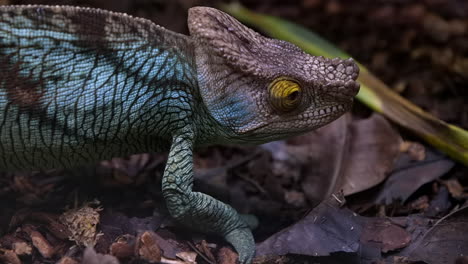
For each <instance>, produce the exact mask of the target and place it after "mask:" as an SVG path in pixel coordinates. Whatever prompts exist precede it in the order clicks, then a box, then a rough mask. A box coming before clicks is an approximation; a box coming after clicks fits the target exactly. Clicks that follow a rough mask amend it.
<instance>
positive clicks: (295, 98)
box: [268, 78, 302, 113]
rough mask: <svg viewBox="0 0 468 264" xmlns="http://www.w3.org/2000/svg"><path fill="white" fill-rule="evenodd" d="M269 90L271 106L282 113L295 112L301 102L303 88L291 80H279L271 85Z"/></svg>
mask: <svg viewBox="0 0 468 264" xmlns="http://www.w3.org/2000/svg"><path fill="white" fill-rule="evenodd" d="M268 90H269V93H270V103H271V105H272V106H273V108H274V109H275V110H277V111H279V112H281V113H288V112H291V111H293V110H295V109H296V108H297V107H298V106H299V104H300V102H301V95H302V89H301V86H300V85H299V83H298V82H296V81H293V80H291V79H285V78H277V79H276V80H274V81H273V82H272V83H271V84H270V86H269V87H268Z"/></svg>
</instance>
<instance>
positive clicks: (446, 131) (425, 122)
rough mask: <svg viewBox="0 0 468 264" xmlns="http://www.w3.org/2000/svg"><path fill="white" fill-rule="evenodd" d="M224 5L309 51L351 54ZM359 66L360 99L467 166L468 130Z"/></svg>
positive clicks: (294, 26) (283, 23) (267, 18)
mask: <svg viewBox="0 0 468 264" xmlns="http://www.w3.org/2000/svg"><path fill="white" fill-rule="evenodd" d="M222 9H223V10H225V11H226V12H228V13H230V14H231V15H233V16H235V17H236V18H237V19H239V20H240V21H242V22H244V23H247V24H251V25H253V26H255V27H257V28H258V29H260V30H262V31H263V32H265V33H266V34H268V35H270V36H271V37H274V38H278V39H283V40H286V41H289V42H291V43H294V44H296V45H297V46H299V47H300V48H302V49H303V50H304V51H305V52H307V53H309V54H312V55H316V56H325V57H330V58H334V57H341V58H348V57H350V56H349V55H348V54H346V53H345V52H343V51H341V50H339V49H338V48H337V47H335V46H334V45H332V44H331V43H330V42H328V41H326V40H324V39H322V38H321V37H319V36H318V35H317V34H315V33H313V32H311V31H309V30H308V29H306V28H304V27H302V26H300V25H297V24H294V23H291V22H289V21H286V20H283V19H280V18H277V17H273V16H268V15H263V14H259V13H255V12H252V11H250V10H248V9H246V8H244V7H242V6H241V5H240V4H237V3H233V4H227V5H223V6H222ZM359 67H360V70H361V72H360V75H359V79H358V80H359V82H360V83H361V89H360V91H359V94H358V95H357V99H358V100H359V101H361V102H362V103H363V104H365V105H367V106H368V107H369V108H371V109H373V110H374V111H376V112H379V113H381V114H383V115H384V116H386V117H387V118H388V119H390V120H392V121H393V122H395V123H397V124H398V125H400V126H401V127H404V128H406V129H408V130H410V131H411V132H413V133H414V134H416V135H417V136H419V137H420V138H422V139H423V140H424V141H426V142H427V143H429V144H431V145H433V146H434V147H436V148H437V149H439V150H441V151H442V152H444V153H446V154H447V155H449V156H450V157H452V158H453V159H455V160H457V161H459V162H461V163H463V164H465V165H467V166H468V131H466V130H463V129H461V128H459V127H457V126H454V125H451V124H448V123H446V122H444V121H442V120H440V119H437V118H436V117H434V116H432V115H431V114H429V113H427V112H425V111H424V110H422V109H421V108H419V107H418V106H416V105H415V104H413V103H411V102H410V101H408V100H406V99H405V98H403V97H401V96H400V95H398V94H397V93H395V92H393V91H392V90H391V89H390V88H389V87H388V86H387V85H386V84H385V83H384V82H382V81H381V80H380V79H378V78H377V77H375V76H374V75H373V74H372V73H370V72H369V70H367V69H366V68H365V67H364V66H362V65H361V64H359Z"/></svg>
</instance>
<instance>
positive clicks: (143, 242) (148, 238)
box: [136, 231, 162, 263]
mask: <svg viewBox="0 0 468 264" xmlns="http://www.w3.org/2000/svg"><path fill="white" fill-rule="evenodd" d="M136 250H137V251H136V252H137V254H138V256H139V257H140V258H141V259H143V260H145V261H148V262H149V263H157V262H159V261H161V256H162V251H161V248H160V247H159V245H158V243H157V238H156V234H155V233H154V232H152V231H145V232H143V233H142V234H141V235H139V236H138V237H137V244H136Z"/></svg>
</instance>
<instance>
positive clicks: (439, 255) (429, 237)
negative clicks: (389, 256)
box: [405, 206, 468, 264]
mask: <svg viewBox="0 0 468 264" xmlns="http://www.w3.org/2000/svg"><path fill="white" fill-rule="evenodd" d="M467 234H468V206H466V207H463V208H461V209H458V210H456V211H455V212H453V213H451V214H449V215H447V216H445V217H444V218H442V219H440V220H439V221H437V223H435V224H434V226H433V227H432V228H431V229H429V230H428V231H427V232H426V233H425V234H424V235H423V236H421V237H420V239H419V240H417V241H415V243H413V244H412V246H411V248H410V249H408V252H407V253H406V254H405V255H406V256H408V257H409V258H410V259H411V260H413V261H424V262H425V263H428V264H443V263H447V264H448V263H450V264H451V263H454V262H455V260H456V259H457V258H458V257H461V256H466V254H467V253H468V236H467Z"/></svg>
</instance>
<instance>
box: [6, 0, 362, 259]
mask: <svg viewBox="0 0 468 264" xmlns="http://www.w3.org/2000/svg"><path fill="white" fill-rule="evenodd" d="M188 24H189V29H190V36H186V35H182V34H178V33H174V32H171V31H168V30H166V29H164V28H162V27H160V26H157V25H155V24H153V23H152V22H151V21H148V20H145V19H141V18H134V17H131V16H128V15H125V14H119V13H113V12H109V11H104V10H99V9H91V8H79V7H67V6H1V7H0V169H2V170H25V169H45V168H54V167H72V166H77V165H81V164H85V163H92V162H96V161H98V160H103V159H110V158H112V157H117V156H125V155H128V154H134V153H142V152H151V151H160V150H167V149H170V152H169V158H168V162H167V165H166V169H165V172H164V176H163V180H162V190H163V195H164V198H165V200H166V204H167V207H168V209H169V212H170V213H171V215H172V216H173V217H174V218H175V219H176V220H178V221H179V222H181V223H182V224H184V225H186V226H189V227H192V228H196V229H198V230H201V231H205V232H212V233H215V234H218V235H221V236H223V237H224V238H225V239H226V240H227V241H228V242H230V243H231V244H232V245H233V246H234V247H235V249H236V250H237V251H238V253H239V259H240V262H241V263H250V262H251V260H252V257H253V255H254V249H255V244H254V240H253V237H252V234H251V231H250V230H249V228H248V227H247V225H246V223H244V221H243V220H242V218H241V217H239V215H238V214H237V213H236V212H235V210H234V209H233V208H231V207H230V206H228V205H226V204H224V203H222V202H220V201H218V200H216V199H214V198H212V197H210V196H208V195H206V194H203V193H198V192H193V191H192V182H193V162H192V151H193V148H194V147H196V146H200V145H207V144H214V143H240V144H260V143H264V142H268V141H272V140H277V139H282V138H286V137H288V136H292V135H297V134H300V133H303V132H306V131H310V130H312V129H314V128H317V127H319V126H322V125H324V124H326V123H328V122H331V121H332V120H334V119H336V118H337V117H339V116H340V115H341V114H343V113H344V112H346V111H347V110H349V108H350V107H351V104H352V100H353V97H354V96H355V95H356V93H357V91H358V89H359V85H358V84H357V83H356V82H355V80H356V78H357V75H358V68H357V66H356V64H355V63H354V62H353V61H352V60H340V59H333V60H330V59H325V58H322V57H313V56H310V55H307V54H305V53H304V52H302V51H301V50H300V49H299V48H297V47H296V46H294V45H292V44H290V43H287V42H284V41H279V40H274V39H268V38H265V37H263V36H261V35H260V34H258V33H256V32H254V31H252V30H251V29H249V28H247V27H245V26H243V25H242V24H241V23H239V22H238V21H237V20H235V19H234V18H232V17H230V16H229V15H227V14H225V13H223V12H221V11H218V10H216V9H212V8H204V7H196V8H192V9H190V10H189V18H188Z"/></svg>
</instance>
